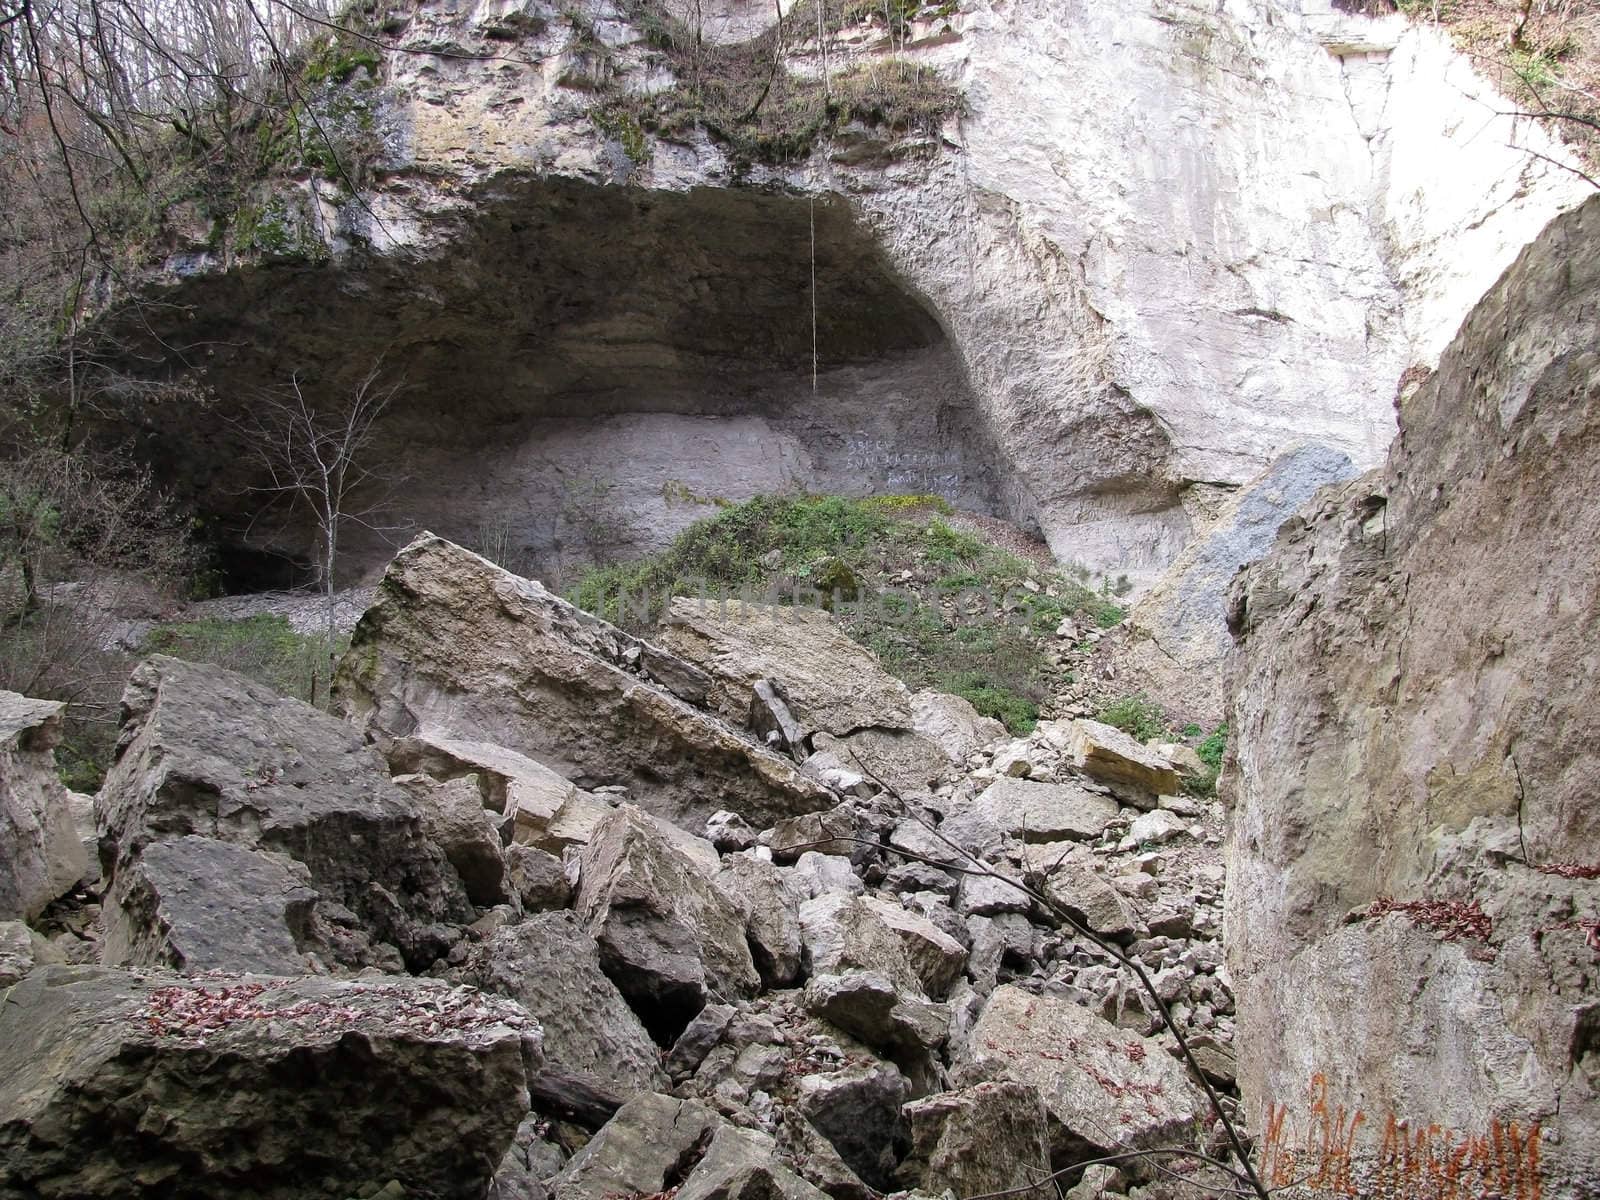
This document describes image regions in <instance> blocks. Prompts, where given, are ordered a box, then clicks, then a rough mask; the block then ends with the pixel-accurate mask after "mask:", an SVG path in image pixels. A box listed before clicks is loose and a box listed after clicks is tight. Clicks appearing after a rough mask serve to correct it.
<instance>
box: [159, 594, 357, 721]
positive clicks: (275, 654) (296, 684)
mask: <svg viewBox="0 0 1600 1200" xmlns="http://www.w3.org/2000/svg"><path fill="white" fill-rule="evenodd" d="M348 644H349V642H348V639H341V642H340V644H338V645H335V646H334V648H333V653H334V654H335V655H338V654H341V653H343V652H344V650H345V649H346V648H347V647H348ZM142 649H143V651H144V653H146V654H170V655H171V656H172V657H174V658H181V659H185V660H187V661H188V662H196V663H210V664H212V665H213V666H218V667H224V668H226V669H227V670H229V671H236V672H238V673H239V674H240V675H243V676H245V677H246V678H247V679H253V680H255V681H256V682H257V683H262V684H265V685H266V686H267V687H269V688H271V689H272V690H273V691H275V692H280V693H282V694H283V695H285V696H293V697H295V698H296V699H299V700H304V701H306V702H307V703H308V704H315V703H317V702H319V701H320V700H324V699H325V698H326V695H327V685H328V658H329V656H328V648H327V644H326V642H325V641H324V640H323V638H322V637H320V636H319V635H316V634H303V633H296V632H295V630H294V627H293V626H291V625H290V624H289V622H288V620H287V619H286V618H285V617H282V616H278V615H277V614H274V613H261V614H258V615H256V616H253V617H242V618H239V619H237V620H229V619H226V618H221V617H207V618H204V619H202V620H199V621H177V622H172V623H169V624H165V625H158V626H156V627H155V629H153V630H151V631H150V633H149V634H148V635H147V636H146V637H145V639H144V644H143V646H142Z"/></svg>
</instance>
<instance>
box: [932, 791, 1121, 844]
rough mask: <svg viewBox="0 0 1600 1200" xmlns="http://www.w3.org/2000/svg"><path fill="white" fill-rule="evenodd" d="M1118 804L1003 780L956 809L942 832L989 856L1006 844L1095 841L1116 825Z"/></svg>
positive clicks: (1084, 794) (1105, 798)
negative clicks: (1011, 841) (1011, 840)
mask: <svg viewBox="0 0 1600 1200" xmlns="http://www.w3.org/2000/svg"><path fill="white" fill-rule="evenodd" d="M1116 817H1117V802H1116V801H1115V800H1112V799H1111V798H1110V797H1109V796H1102V795H1098V794H1096V793H1094V792H1091V791H1088V790H1087V789H1085V788H1083V787H1080V786H1079V785H1078V784H1075V783H1038V782H1034V781H1032V780H1027V779H1013V778H1009V777H1008V778H1002V779H997V780H995V781H994V782H993V783H991V784H990V785H989V786H988V787H987V788H985V789H984V790H983V792H982V793H981V794H980V795H979V796H978V797H977V798H976V799H975V800H973V801H972V802H971V803H970V804H966V805H961V806H958V807H955V808H953V809H952V811H951V813H950V816H949V817H948V818H947V819H946V820H945V822H944V824H943V825H941V826H940V828H939V832H940V833H941V834H942V835H943V836H944V837H946V838H948V839H949V840H950V841H952V842H954V843H955V844H956V845H958V846H960V847H962V848H963V849H965V850H970V851H972V852H973V853H975V854H978V855H984V854H986V853H989V852H991V851H993V850H994V849H996V848H997V847H999V845H1000V844H1001V843H1002V842H1003V841H1004V840H1005V839H1007V838H1015V839H1018V840H1020V841H1024V842H1063V841H1093V840H1094V839H1096V838H1098V837H1099V836H1100V835H1101V834H1102V833H1104V832H1105V830H1106V827H1107V826H1109V825H1110V824H1111V822H1112V821H1114V820H1116Z"/></svg>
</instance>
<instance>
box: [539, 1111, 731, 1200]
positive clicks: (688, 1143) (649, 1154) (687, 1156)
mask: <svg viewBox="0 0 1600 1200" xmlns="http://www.w3.org/2000/svg"><path fill="white" fill-rule="evenodd" d="M723 1124H724V1122H723V1120H722V1118H721V1117H719V1116H717V1114H716V1113H715V1112H714V1111H712V1110H711V1109H710V1108H708V1107H706V1106H705V1105H704V1104H701V1103H699V1102H698V1101H695V1100H679V1099H676V1098H674V1097H672V1096H663V1095H659V1094H657V1093H652V1092H647V1093H645V1094H644V1095H642V1096H635V1097H634V1098H633V1099H632V1100H630V1101H628V1103H626V1104H624V1105H623V1106H622V1107H621V1108H620V1109H618V1110H617V1114H616V1116H614V1117H612V1118H611V1120H609V1121H607V1122H606V1124H605V1126H604V1127H603V1128H602V1129H601V1130H600V1132H599V1133H597V1134H595V1136H594V1137H593V1138H592V1139H591V1140H590V1141H589V1144H588V1145H586V1146H585V1147H584V1148H583V1149H582V1150H580V1151H578V1153H577V1154H574V1155H573V1156H572V1160H571V1161H570V1162H568V1163H567V1165H566V1166H565V1167H564V1168H563V1169H562V1171H561V1173H560V1174H559V1175H557V1176H556V1177H555V1178H554V1179H553V1180H551V1181H550V1196H551V1200H609V1198H610V1197H616V1196H658V1195H660V1194H661V1193H663V1192H669V1191H672V1190H674V1189H676V1188H678V1187H679V1186H681V1185H682V1184H683V1183H684V1182H685V1181H686V1180H687V1179H688V1178H689V1177H690V1175H691V1174H692V1173H693V1171H694V1169H695V1168H696V1167H697V1166H699V1165H700V1161H701V1160H702V1159H703V1158H704V1157H705V1156H706V1151H707V1150H708V1149H709V1148H710V1145H711V1140H712V1138H713V1137H714V1136H715V1134H716V1132H717V1130H718V1129H719V1128H721V1127H722V1125H723Z"/></svg>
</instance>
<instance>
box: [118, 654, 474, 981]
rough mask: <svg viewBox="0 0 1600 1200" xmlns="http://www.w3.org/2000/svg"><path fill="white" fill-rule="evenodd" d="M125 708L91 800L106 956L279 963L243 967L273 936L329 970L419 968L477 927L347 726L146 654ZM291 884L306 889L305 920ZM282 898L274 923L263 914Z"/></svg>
mask: <svg viewBox="0 0 1600 1200" xmlns="http://www.w3.org/2000/svg"><path fill="white" fill-rule="evenodd" d="M122 707H123V723H122V731H121V734H120V738H119V742H118V757H117V761H116V764H115V765H114V766H113V767H112V769H111V772H110V774H109V775H108V776H107V777H106V782H105V785H104V786H103V787H102V788H101V790H100V794H99V796H98V797H97V798H96V802H95V803H96V819H97V821H98V822H99V825H100V827H101V830H102V837H101V864H102V867H103V869H104V871H105V879H106V902H107V909H108V914H107V924H108V927H110V928H111V929H113V930H114V931H116V936H115V937H114V939H113V941H112V942H111V944H110V945H111V949H112V957H111V959H110V961H112V962H119V963H130V964H156V963H161V964H169V965H178V964H180V963H181V965H183V966H185V967H186V968H189V969H192V970H206V969H210V968H212V967H224V966H232V967H233V968H235V969H240V968H243V967H246V966H250V967H253V968H256V969H261V968H265V967H266V966H268V965H273V966H274V969H280V970H281V969H287V968H288V967H289V966H290V964H288V963H284V962H282V961H280V960H278V959H277V958H274V959H272V960H271V961H270V963H269V961H268V960H259V961H258V960H255V959H248V960H241V959H240V958H239V952H240V951H242V949H243V948H244V947H247V946H249V945H252V944H259V945H260V946H263V947H265V946H267V945H269V944H270V945H272V946H274V947H276V949H274V950H272V951H271V953H272V954H274V955H277V954H279V953H280V952H281V951H282V950H283V948H284V946H285V942H284V941H283V938H282V936H281V931H287V933H288V935H289V938H290V939H291V940H292V941H293V942H294V944H295V947H296V950H297V951H298V952H300V953H303V954H304V953H310V954H315V955H317V956H318V957H319V958H320V959H321V960H322V961H323V962H324V963H325V964H326V965H335V964H338V965H343V966H352V967H354V966H363V965H368V964H373V963H376V964H378V965H398V962H397V961H396V960H397V959H403V960H404V962H405V963H406V964H408V965H410V966H411V967H413V968H415V969H421V968H425V967H427V966H429V965H431V964H432V962H433V961H434V959H435V958H436V957H438V956H439V955H440V954H441V953H443V952H444V951H445V950H447V949H448V947H449V945H450V944H451V942H452V941H453V938H454V935H453V933H452V931H451V928H450V927H451V926H452V925H455V924H464V923H467V922H470V921H471V920H473V918H474V915H475V913H474V910H473V908H472V906H471V904H470V903H469V902H468V900H467V896H466V894H465V892H464V890H463V888H462V884H461V880H460V878H459V876H458V875H457V873H456V871H455V868H454V867H452V866H451V864H450V862H449V860H448V859H447V858H446V856H445V853H444V851H443V850H442V849H441V848H440V847H439V846H437V845H435V844H434V843H433V842H432V841H430V840H429V838H428V836H427V824H428V823H427V821H426V820H425V814H424V812H423V811H422V809H421V808H420V807H419V805H418V804H417V802H416V801H414V800H412V799H411V798H410V797H408V796H407V795H406V794H405V793H404V792H403V791H402V790H401V789H400V788H398V787H396V786H395V784H394V783H393V782H391V780H390V778H389V774H388V771H387V770H386V769H385V768H384V764H383V761H382V759H380V758H379V757H378V756H377V754H376V753H375V752H374V751H373V750H372V749H371V747H369V746H367V745H366V744H365V743H364V742H363V740H362V738H361V735H360V734H359V733H357V732H356V731H355V730H354V729H352V728H351V727H350V726H348V725H346V724H345V723H344V722H342V721H339V720H337V719H335V718H333V717H330V716H328V715H327V714H326V713H323V712H319V711H317V710H316V709H314V708H312V707H311V706H310V705H307V704H303V703H301V702H300V701H298V700H291V699H288V698H286V697H283V696H279V695H277V694H276V693H274V692H272V691H271V690H270V689H268V688H266V687H263V686H262V685H260V684H258V683H254V682H252V681H250V680H248V679H245V678H244V677H243V676H241V675H235V674H234V673H232V672H231V671H225V670H223V669H221V668H220V667H212V666H202V665H199V664H195V663H188V662H182V661H180V660H178V659H174V658H166V657H162V656H159V655H158V656H156V657H153V658H151V659H149V660H147V661H146V662H144V663H142V664H140V666H138V667H137V668H136V669H135V670H134V672H133V674H132V676H131V677H130V679H129V681H128V687H127V690H126V691H125V692H124V694H123V698H122ZM201 841H209V842H212V843H219V844H222V845H223V846H226V847H228V849H222V848H219V847H218V846H212V847H209V848H207V847H202V846H200V845H199V844H198V843H199V842H201ZM153 848H154V849H153ZM147 853H148V854H149V855H150V858H149V861H148V862H146V861H145V859H146V855H147ZM227 863H232V864H234V866H233V867H232V868H229V867H228V866H226V865H225V864H227ZM230 869H231V870H233V871H234V872H235V877H234V878H233V879H232V880H231V881H230V880H229V879H228V878H227V876H228V874H229V871H230ZM186 874H188V875H189V881H188V882H187V883H186V882H185V879H184V876H185V875H186ZM269 878H272V879H277V880H279V881H280V882H281V884H282V889H280V890H279V892H280V894H279V898H277V899H273V898H271V896H272V894H273V893H272V892H271V889H267V891H266V892H263V889H266V888H267V882H266V881H267V880H268V879H269ZM205 880H212V881H215V882H217V883H218V884H219V885H220V886H218V887H217V888H215V889H214V890H207V889H206V888H205V887H204V886H202V881H205ZM247 880H251V881H254V882H248V883H247ZM302 887H309V888H310V889H312V890H313V891H314V892H315V897H314V899H312V900H311V902H310V906H309V907H310V914H309V916H308V915H307V913H306V907H305V906H304V905H303V904H302V903H301V902H302V901H303V900H305V899H307V898H306V897H305V896H304V895H303V894H302V893H300V892H299V891H298V890H295V889H299V888H302ZM283 889H289V890H283ZM280 904H281V917H279V916H274V915H272V914H269V913H268V912H267V911H266V907H270V906H272V905H280ZM269 924H270V925H272V926H274V930H272V931H269V930H267V929H266V928H265V926H266V925H269ZM230 941H232V942H234V943H237V947H236V949H232V950H230V948H229V943H230ZM295 969H297V970H304V969H306V968H305V966H304V964H303V963H302V964H301V965H299V966H298V967H296V968H295Z"/></svg>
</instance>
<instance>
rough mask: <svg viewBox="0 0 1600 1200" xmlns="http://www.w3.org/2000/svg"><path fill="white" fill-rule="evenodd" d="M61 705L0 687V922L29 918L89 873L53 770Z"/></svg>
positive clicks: (62, 792)
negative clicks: (0, 688) (31, 698)
mask: <svg viewBox="0 0 1600 1200" xmlns="http://www.w3.org/2000/svg"><path fill="white" fill-rule="evenodd" d="M65 709H66V705H65V704H62V703H60V702H58V701H55V700H30V699H29V698H28V697H26V696H19V695H18V694H17V693H16V692H7V691H0V921H5V920H12V919H16V918H21V919H24V920H31V919H32V918H34V917H36V916H38V915H39V913H40V912H41V911H43V909H44V907H45V905H47V904H49V903H50V902H51V901H52V900H54V899H56V898H57V897H58V896H62V895H65V894H66V893H67V892H69V891H71V890H72V888H73V886H74V885H75V884H76V883H77V882H78V881H79V880H80V879H82V878H83V877H84V876H85V875H86V874H88V872H89V860H88V857H87V856H86V855H85V854H84V852H83V845H82V843H81V842H80V841H79V840H78V833H77V830H76V828H75V826H74V825H73V821H72V808H71V804H70V801H69V798H68V793H67V789H66V788H65V787H63V786H62V784H61V780H60V779H58V778H57V777H56V766H55V755H54V753H53V751H54V749H55V746H56V743H58V742H59V741H60V740H61V714H62V712H63V711H64V710H65Z"/></svg>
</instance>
